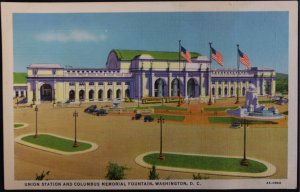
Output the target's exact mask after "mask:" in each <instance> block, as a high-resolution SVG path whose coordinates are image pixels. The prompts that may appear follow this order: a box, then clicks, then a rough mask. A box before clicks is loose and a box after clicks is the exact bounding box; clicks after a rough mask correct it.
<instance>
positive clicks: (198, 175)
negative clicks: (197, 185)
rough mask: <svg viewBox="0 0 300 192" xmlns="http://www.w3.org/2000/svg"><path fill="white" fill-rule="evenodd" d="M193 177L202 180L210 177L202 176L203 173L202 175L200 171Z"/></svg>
mask: <svg viewBox="0 0 300 192" xmlns="http://www.w3.org/2000/svg"><path fill="white" fill-rule="evenodd" d="M193 179H194V180H202V179H208V177H207V176H202V175H200V173H198V174H197V175H196V174H193Z"/></svg>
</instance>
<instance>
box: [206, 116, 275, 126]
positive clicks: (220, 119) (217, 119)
mask: <svg viewBox="0 0 300 192" xmlns="http://www.w3.org/2000/svg"><path fill="white" fill-rule="evenodd" d="M208 120H209V122H210V123H219V124H231V123H233V122H237V121H239V122H243V119H239V118H235V117H208ZM247 121H248V123H249V124H277V122H273V121H267V120H247Z"/></svg>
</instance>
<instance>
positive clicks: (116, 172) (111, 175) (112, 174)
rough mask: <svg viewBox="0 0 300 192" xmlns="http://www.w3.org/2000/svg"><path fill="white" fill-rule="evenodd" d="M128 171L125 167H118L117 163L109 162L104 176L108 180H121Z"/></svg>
mask: <svg viewBox="0 0 300 192" xmlns="http://www.w3.org/2000/svg"><path fill="white" fill-rule="evenodd" d="M126 169H128V168H127V167H125V166H120V165H118V164H117V163H112V162H109V164H108V166H107V174H106V176H105V178H106V179H108V180H121V179H124V176H125V173H124V172H125V170H126Z"/></svg>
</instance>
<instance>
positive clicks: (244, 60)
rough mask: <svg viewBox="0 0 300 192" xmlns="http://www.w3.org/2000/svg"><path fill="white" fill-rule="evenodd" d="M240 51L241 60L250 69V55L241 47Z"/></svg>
mask: <svg viewBox="0 0 300 192" xmlns="http://www.w3.org/2000/svg"><path fill="white" fill-rule="evenodd" d="M238 52H239V56H240V62H241V63H242V64H244V65H245V66H246V67H247V69H250V68H251V63H250V59H249V57H248V56H247V55H246V54H245V53H243V52H242V51H241V50H240V49H238Z"/></svg>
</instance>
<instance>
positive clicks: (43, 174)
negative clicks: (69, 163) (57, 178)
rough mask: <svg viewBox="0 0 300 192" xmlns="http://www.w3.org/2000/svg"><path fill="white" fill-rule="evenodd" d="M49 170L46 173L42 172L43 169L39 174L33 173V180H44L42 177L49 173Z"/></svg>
mask: <svg viewBox="0 0 300 192" xmlns="http://www.w3.org/2000/svg"><path fill="white" fill-rule="evenodd" d="M49 173H50V171H47V172H46V173H44V171H43V172H42V174H41V175H38V174H35V175H36V177H35V180H44V178H45V177H46V175H49Z"/></svg>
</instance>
